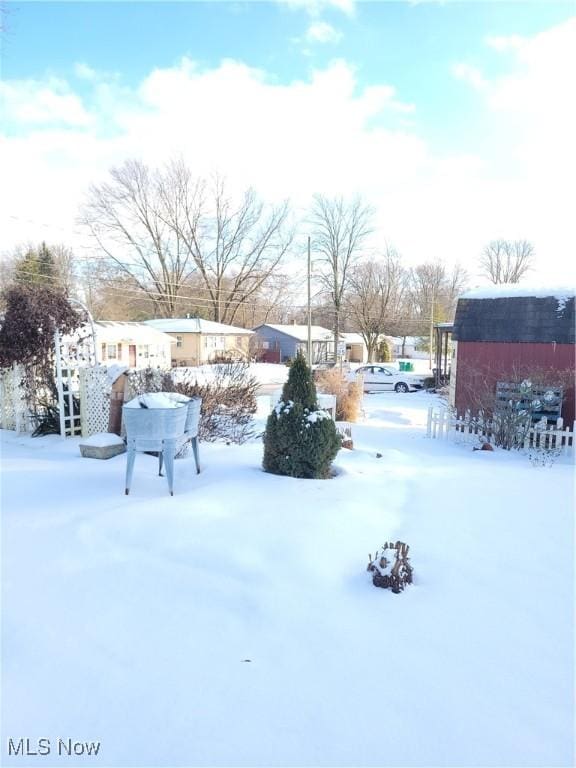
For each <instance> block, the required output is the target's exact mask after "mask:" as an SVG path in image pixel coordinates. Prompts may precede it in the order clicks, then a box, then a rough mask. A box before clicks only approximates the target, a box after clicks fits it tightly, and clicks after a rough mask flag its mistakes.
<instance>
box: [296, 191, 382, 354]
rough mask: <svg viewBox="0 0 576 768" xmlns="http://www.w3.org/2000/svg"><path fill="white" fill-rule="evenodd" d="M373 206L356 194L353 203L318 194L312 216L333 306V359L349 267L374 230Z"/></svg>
mask: <svg viewBox="0 0 576 768" xmlns="http://www.w3.org/2000/svg"><path fill="white" fill-rule="evenodd" d="M373 213H374V211H373V209H372V208H371V207H370V206H368V205H366V204H365V203H363V202H362V200H361V199H360V198H359V197H357V198H355V199H354V200H352V201H351V202H345V201H344V200H343V198H341V197H340V198H332V199H330V198H326V197H323V196H322V195H316V196H315V197H314V202H313V205H312V210H311V213H310V217H309V223H310V225H311V228H312V247H313V250H314V253H315V254H317V255H319V257H320V260H321V261H322V263H323V272H322V274H321V277H320V281H321V283H322V284H323V285H324V287H325V288H326V290H327V291H328V293H329V295H330V300H331V303H332V306H333V307H334V323H333V330H334V358H335V359H336V358H337V356H338V342H339V338H340V326H341V321H342V309H343V304H344V297H345V293H346V291H347V289H348V287H349V282H350V270H351V269H352V267H353V265H354V264H355V263H356V261H357V260H358V258H359V257H360V256H361V254H362V249H363V246H364V242H365V240H366V237H367V236H368V235H369V234H370V232H371V231H372V225H371V221H372V216H373Z"/></svg>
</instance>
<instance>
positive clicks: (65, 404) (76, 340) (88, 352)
mask: <svg viewBox="0 0 576 768" xmlns="http://www.w3.org/2000/svg"><path fill="white" fill-rule="evenodd" d="M54 350H55V358H56V389H57V391H58V409H59V414H60V434H61V435H62V437H73V436H74V435H80V434H82V422H81V417H80V408H79V402H80V372H81V371H82V370H83V369H84V368H86V367H87V366H93V365H94V363H95V352H94V350H95V345H94V337H93V335H92V333H91V332H85V333H83V334H82V333H76V334H75V335H74V336H66V337H62V336H60V334H59V332H58V331H56V332H55V334H54Z"/></svg>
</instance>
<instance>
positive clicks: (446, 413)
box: [426, 406, 576, 453]
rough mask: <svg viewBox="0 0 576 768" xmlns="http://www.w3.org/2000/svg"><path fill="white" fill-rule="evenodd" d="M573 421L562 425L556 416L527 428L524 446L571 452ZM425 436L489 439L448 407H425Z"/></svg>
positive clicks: (480, 428) (475, 440)
mask: <svg viewBox="0 0 576 768" xmlns="http://www.w3.org/2000/svg"><path fill="white" fill-rule="evenodd" d="M575 435H576V421H575V422H574V423H573V425H572V429H570V427H564V422H563V420H562V419H561V418H560V419H558V420H557V421H556V423H555V424H548V423H547V422H546V421H545V420H543V421H540V422H537V423H536V424H534V426H532V427H530V429H529V430H528V431H527V433H526V436H525V438H524V448H525V449H526V450H528V449H536V450H540V449H542V450H557V451H559V452H561V453H573V452H574V447H575V442H574V440H575ZM426 436H427V437H431V438H436V439H443V438H448V437H449V438H451V439H454V440H456V441H458V442H466V443H475V444H477V443H478V442H479V439H480V438H482V437H486V438H489V437H490V434H489V429H488V430H487V429H486V428H485V427H483V426H482V425H481V424H477V423H474V421H473V420H471V419H470V417H469V416H466V415H465V416H461V415H460V416H459V415H456V414H455V413H454V412H452V411H450V409H448V408H434V407H433V406H431V407H430V408H428V421H427V426H426Z"/></svg>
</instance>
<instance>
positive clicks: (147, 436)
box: [122, 403, 188, 496]
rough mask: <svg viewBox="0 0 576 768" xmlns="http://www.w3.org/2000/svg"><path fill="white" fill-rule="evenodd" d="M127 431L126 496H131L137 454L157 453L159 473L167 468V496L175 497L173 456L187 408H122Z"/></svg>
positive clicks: (129, 405) (182, 431)
mask: <svg viewBox="0 0 576 768" xmlns="http://www.w3.org/2000/svg"><path fill="white" fill-rule="evenodd" d="M122 414H123V417H124V425H125V427H126V447H127V451H128V455H127V460H126V490H125V492H126V495H128V493H129V492H130V484H131V482H132V474H133V472H134V461H135V459H136V453H144V452H147V451H157V452H158V453H159V456H160V459H159V461H160V469H161V468H162V464H165V465H166V479H167V480H168V488H169V490H170V495H171V496H173V495H174V456H175V454H176V450H177V447H178V444H179V442H180V441H181V440H182V438H184V437H185V427H186V419H187V416H188V407H187V405H186V404H185V403H182V404H178V405H177V406H176V407H173V408H148V407H143V408H140V407H133V406H132V405H131V404H128V405H125V406H124V407H123V408H122Z"/></svg>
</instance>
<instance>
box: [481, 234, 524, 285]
mask: <svg viewBox="0 0 576 768" xmlns="http://www.w3.org/2000/svg"><path fill="white" fill-rule="evenodd" d="M533 261H534V247H533V245H532V244H531V243H529V242H528V241H527V240H492V241H491V242H490V243H488V245H487V246H486V247H485V248H484V250H483V252H482V255H481V256H480V273H481V274H482V275H484V276H485V277H487V278H488V279H489V280H490V281H491V282H492V283H494V284H496V285H497V284H499V283H519V282H520V280H521V279H522V278H523V277H524V275H525V274H526V272H528V271H529V270H530V269H532V264H533Z"/></svg>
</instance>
